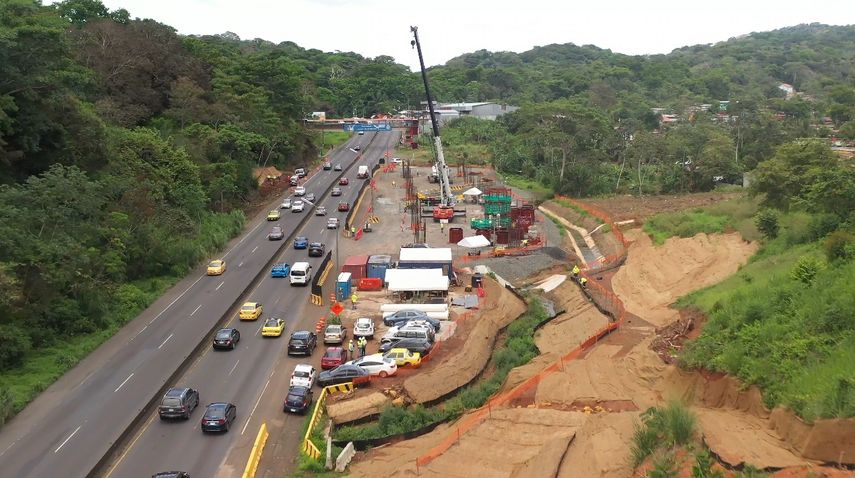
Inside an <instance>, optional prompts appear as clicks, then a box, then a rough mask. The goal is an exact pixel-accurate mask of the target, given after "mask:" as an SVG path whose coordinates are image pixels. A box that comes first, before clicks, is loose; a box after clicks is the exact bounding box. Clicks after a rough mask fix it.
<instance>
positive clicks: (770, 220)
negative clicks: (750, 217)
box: [755, 209, 780, 239]
mask: <svg viewBox="0 0 855 478" xmlns="http://www.w3.org/2000/svg"><path fill="white" fill-rule="evenodd" d="M755 224H756V225H757V229H758V230H759V231H760V233H761V234H763V237H765V238H767V239H774V238H776V237H778V230H779V228H780V226H779V225H778V213H777V211H775V210H773V209H764V210H762V211H760V212H759V213H757V217H756V219H755Z"/></svg>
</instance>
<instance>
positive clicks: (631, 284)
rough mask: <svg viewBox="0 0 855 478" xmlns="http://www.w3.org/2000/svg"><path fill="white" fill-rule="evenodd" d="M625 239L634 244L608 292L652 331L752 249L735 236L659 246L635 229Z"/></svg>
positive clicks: (669, 320)
mask: <svg viewBox="0 0 855 478" xmlns="http://www.w3.org/2000/svg"><path fill="white" fill-rule="evenodd" d="M626 236H627V239H629V240H631V241H634V242H633V243H632V244H631V245H630V247H629V254H628V256H627V259H626V263H625V264H624V266H623V267H621V268H620V270H618V272H617V273H616V274H615V276H614V278H613V279H612V287H613V289H614V292H615V294H617V295H618V296H619V297H620V298H621V300H623V303H624V306H625V307H626V310H627V311H629V312H631V313H633V314H636V315H638V316H639V317H642V318H643V319H644V320H646V321H648V322H650V323H652V324H654V325H656V326H657V327H663V326H666V325H669V324H670V323H672V322H674V321H676V320H677V318H678V317H679V313H678V312H677V311H676V310H673V309H671V308H669V306H670V305H671V304H672V303H674V301H676V300H677V299H678V298H680V297H682V296H684V295H686V294H688V293H690V292H692V291H694V290H697V289H701V288H703V287H706V286H709V285H712V284H715V283H717V282H720V281H721V280H723V279H725V278H726V277H728V276H730V275H732V274H734V273H735V272H736V271H737V270H739V267H740V266H741V265H743V264H745V262H746V261H748V258H749V257H751V255H752V254H754V252H755V251H756V250H757V244H756V243H749V242H745V241H743V240H742V238H741V237H740V235H739V234H736V233H734V234H715V235H707V234H698V235H696V236H694V237H690V238H680V237H672V238H670V239H668V240H667V241H665V244H663V245H661V246H654V245H653V241H651V239H650V237H648V236H647V234H645V233H643V232H642V231H641V230H639V229H633V230H632V231H628V232H627V233H626Z"/></svg>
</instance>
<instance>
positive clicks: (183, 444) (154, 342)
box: [0, 133, 394, 478]
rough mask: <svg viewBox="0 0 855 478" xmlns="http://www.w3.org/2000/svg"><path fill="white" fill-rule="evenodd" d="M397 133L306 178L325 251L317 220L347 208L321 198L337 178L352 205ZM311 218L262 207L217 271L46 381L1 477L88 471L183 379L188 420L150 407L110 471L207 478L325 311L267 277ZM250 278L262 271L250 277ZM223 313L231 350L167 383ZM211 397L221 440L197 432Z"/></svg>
mask: <svg viewBox="0 0 855 478" xmlns="http://www.w3.org/2000/svg"><path fill="white" fill-rule="evenodd" d="M393 136H394V135H393V134H389V133H385V134H383V133H381V134H378V135H377V139H375V140H374V141H373V143H376V144H372V145H371V146H369V143H370V142H371V141H372V140H373V139H374V134H371V133H368V134H365V135H364V136H354V137H353V138H351V140H350V141H349V142H348V143H347V145H346V147H341V148H337V149H336V150H335V151H334V152H333V153H332V155H331V156H330V161H331V162H332V163H333V164H336V163H340V164H342V166H343V167H344V168H345V171H344V172H343V173H342V172H337V171H323V170H319V171H317V172H316V173H315V174H313V175H312V176H311V177H310V178H309V179H308V180H307V181H306V182H305V184H304V185H305V186H306V188H307V191H308V192H313V193H315V194H316V195H318V205H325V206H326V207H327V210H328V216H326V217H323V216H318V217H315V216H311V217H308V220H307V221H306V224H305V225H304V227H303V228H302V231H303V232H302V233H301V234H302V235H306V236H308V237H309V239H310V240H311V241H315V240H320V241H321V242H325V243H326V244H327V248H328V250H331V248H332V247H333V244H334V238H335V236H334V234H335V233H336V231H328V230H327V229H326V228H325V225H326V219H327V217H332V216H334V215H337V216H338V217H342V218H343V217H344V214H345V213H337V212H336V211H335V209H336V205H337V204H338V201H339V199H340V198H329V197H327V196H325V195H323V194H324V193H325V192H326V191H327V190H328V188H329V187H330V186H331V185H332V184H333V183H335V182H337V181H338V177H339V175H341V174H344V176H345V177H348V178H349V179H350V185H349V186H345V187H343V190H344V195H343V196H342V198H341V200H346V201H349V202H351V203H353V201H354V200H355V195H356V192H357V191H358V189H359V182H358V181H356V180H355V178H356V169H357V168H356V166H357V165H359V164H373V163H375V162H377V160H378V158H379V157H380V156H382V153H383V151H385V149H386V148H387V147H389V146H390V145H391V144H392V143H393ZM357 144H359V145H360V146H361V147H362V148H363V151H362V154H361V155H360V154H358V153H356V152H354V151H353V150H351V149H349V148H351V147H353V146H355V145H357ZM280 199H281V198H280ZM312 214H313V210H312V209H310V208H307V209H306V211H305V212H303V213H291V212H290V211H289V210H282V218H281V219H280V220H279V221H277V222H272V221H271V222H268V221H266V220H265V216H266V211H265V212H264V213H263V214H260V215H259V216H258V217H256V218H255V219H253V220H252V221H251V222H250V223H249V224H248V226H247V229H248V230H247V231H246V232H245V233H244V234H243V235H242V236H241V237H240V238H239V239H237V240H235V241H233V242H232V244H230V245H229V249H228V250H227V252H225V253H224V254H223V255H222V256H221V257H222V258H224V259H225V260H226V261H227V263H228V271H227V272H226V273H225V274H224V275H222V276H213V277H208V276H205V275H204V268H200V269H198V270H197V271H196V272H195V273H194V274H193V275H191V276H189V277H187V278H186V279H184V280H183V281H181V283H179V284H178V285H176V286H175V287H173V288H172V289H170V291H169V292H168V293H167V294H165V295H164V297H162V298H161V299H159V300H158V301H156V302H155V303H154V304H153V305H151V306H150V307H149V308H148V309H146V310H145V311H144V312H143V313H142V314H141V315H140V316H139V317H137V318H136V319H135V320H134V321H132V322H131V323H130V324H129V325H128V326H126V327H125V328H124V329H123V330H122V331H120V332H119V333H118V334H117V335H116V336H114V337H113V338H111V339H110V340H109V341H107V342H106V343H105V344H104V345H102V347H100V348H99V349H98V350H96V351H95V352H93V353H92V354H91V355H90V356H89V357H87V358H86V359H85V360H84V361H82V362H81V363H80V364H79V365H78V366H77V367H75V369H74V370H72V371H71V372H69V373H68V374H66V376H64V377H63V378H61V379H60V380H58V381H57V382H56V383H55V384H54V385H53V386H51V387H49V388H48V389H47V390H46V391H45V392H44V393H42V395H41V396H39V397H38V398H37V399H36V400H35V401H34V402H33V403H32V404H31V405H30V406H28V407H27V408H26V409H25V410H24V411H22V413H21V414H19V416H17V417H15V419H13V420H12V421H11V422H10V423H8V424H7V425H6V426H5V427H4V428H3V429H2V430H0V469H2V470H3V475H4V476H22V477H39V478H40V477H56V476H68V477H78V476H79V477H84V476H87V475H89V474H90V472H91V470H93V468H94V467H96V465H98V464H99V462H100V460H101V459H102V457H104V456H105V455H106V454H107V453H108V452H110V451H111V448H112V445H113V443H115V442H116V441H118V440H120V438H122V435H123V432H125V430H126V429H128V428H129V427H131V426H132V425H134V421H135V419H136V418H137V417H138V415H139V412H140V411H142V410H143V409H145V408H146V406H147V404H148V403H149V402H150V400H151V399H152V397H153V395H154V394H155V393H157V391H158V390H159V389H161V388H162V387H163V386H173V385H179V386H190V387H193V388H196V389H198V390H199V391H200V395H201V404H200V408H199V409H197V410H195V411H194V413H193V415H192V417H191V419H190V420H189V421H188V422H175V423H161V422H160V421H159V420H157V419H156V414H152V416H151V417H149V416H145V417H143V418H144V421H143V422H142V423H143V426H142V429H141V432H139V433H134V434H133V435H132V442H131V444H130V446H129V447H128V449H127V450H125V452H124V453H123V454H122V455H121V457H120V459H119V460H118V462H117V463H116V464H115V467H114V468H111V469H110V471H111V472H112V473H111V475H110V476H115V477H137V476H150V475H151V474H152V473H154V472H157V471H163V470H171V469H183V470H186V471H190V472H191V474H192V475H193V476H215V475H216V473H217V470H218V468H219V466H220V464H221V463H223V461H224V460H225V457H226V456H227V453H228V452H229V449H230V447H231V446H232V445H233V444H235V443H236V442H238V441H240V439H241V437H242V434H241V433H242V432H245V433H244V434H243V437H244V438H246V437H249V439H250V440H251V439H254V435H255V432H256V431H257V424H255V420H254V419H250V417H251V412H252V410H253V408H255V407H256V406H257V404H258V403H260V401H261V399H266V400H265V401H268V400H272V401H275V402H281V399H282V393H283V391H281V390H276V391H274V390H266V389H265V384H266V383H267V382H268V380H269V378H270V376H271V373H272V372H273V371H274V364H275V363H276V362H277V360H278V359H280V358H281V357H282V356H283V355H284V349H285V345H286V344H287V335H288V334H290V332H291V331H293V330H294V328H295V327H297V326H298V325H299V326H305V327H308V326H309V325H310V324H312V323H314V321H315V320H317V316H319V314H320V313H321V311H320V309H318V310H317V311H313V313H312V314H310V316H306V317H303V316H302V310H303V309H304V308H305V306H306V304H307V303H308V295H309V288H292V287H290V286H289V285H288V283H287V279H284V280H283V279H278V280H276V279H271V278H270V277H269V269H268V264H269V263H270V261H271V259H272V258H274V256H279V257H282V258H283V259H284V260H285V261H286V262H289V263H293V262H294V261H295V260H298V259H299V260H305V259H304V258H305V257H306V251H305V250H301V251H294V250H293V248H292V245H291V241H290V240H289V238H291V237H292V233H293V232H295V229H297V226H298V225H299V223H300V221H301V220H302V219H304V218H306V217H307V216H310V215H312ZM274 224H278V225H280V226H283V229H284V230H285V232H286V239H285V241H269V240H268V239H267V233H268V232H269V229H270V228H271V227H272V226H273V225H274ZM320 260H321V258H313V261H310V262H314V263H319V262H320ZM260 274H261V276H260ZM258 277H262V279H261V280H260V281H258V280H256V279H257V278H258ZM251 286H252V287H253V290H252V291H251V292H250V294H249V295H248V296H246V300H253V301H258V302H261V303H262V304H264V309H265V310H264V315H263V316H262V318H261V320H259V321H256V322H243V323H238V322H237V319H236V310H237V309H236V307H235V306H236V305H239V304H238V302H242V301H243V300H244V298H243V294H244V293H245V292H246V291H247V289H248V288H249V287H251ZM227 314H230V318H229V319H228V321H229V322H232V321H234V322H235V324H236V327H237V328H238V329H239V330H240V331H241V335H242V339H241V342H240V346H239V348H238V349H237V350H234V351H231V352H216V353H214V352H210V349H209V347H208V348H203V354H202V355H201V357H198V358H197V359H196V360H195V361H194V362H192V365H191V366H190V367H189V368H188V369H187V370H186V371H183V376H181V378H180V379H179V380H177V381H175V382H174V383H168V382H169V381H170V378H171V377H172V375H174V374H175V373H181V372H182V370H181V369H180V367H181V365H182V364H183V363H184V362H185V359H186V358H187V357H189V356H191V355H192V354H193V351H194V349H195V348H196V347H197V345H198V344H200V342H202V341H206V340H208V339H209V337H210V331H211V330H212V328H214V327H215V326H216V325H217V323H218V322H220V321H221V319H222V318H223V317H224V316H226V315H227ZM272 315H280V316H283V318H285V320H286V321H287V323H288V328H287V330H286V333H285V334H283V337H282V338H279V339H262V337H261V336H260V334H257V333H256V332H257V330H258V329H260V327H261V324H262V323H263V319H264V318H267V317H270V316H272ZM294 363H296V361H294ZM277 371H278V369H277ZM290 371H291V369H288V370H287V372H288V373H290ZM212 401H231V402H232V403H235V404H236V405H237V410H238V416H237V421H236V422H235V426H234V428H232V430H231V431H230V432H229V433H227V434H226V435H225V436H203V435H202V433H201V432H200V431H199V425H198V424H199V419H200V418H201V416H202V413H203V411H204V406H205V405H206V404H207V403H209V402H212ZM152 418H154V419H153V420H152ZM259 423H260V422H259ZM250 446H251V444H250ZM247 452H248V449H247ZM98 476H102V475H101V474H100V473H99V475H98Z"/></svg>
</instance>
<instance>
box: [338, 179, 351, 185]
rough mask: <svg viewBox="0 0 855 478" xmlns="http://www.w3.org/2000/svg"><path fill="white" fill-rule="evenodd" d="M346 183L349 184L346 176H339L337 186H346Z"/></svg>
mask: <svg viewBox="0 0 855 478" xmlns="http://www.w3.org/2000/svg"><path fill="white" fill-rule="evenodd" d="M348 184H350V181H348V180H347V178H341V179H339V180H338V185H339V186H347V185H348Z"/></svg>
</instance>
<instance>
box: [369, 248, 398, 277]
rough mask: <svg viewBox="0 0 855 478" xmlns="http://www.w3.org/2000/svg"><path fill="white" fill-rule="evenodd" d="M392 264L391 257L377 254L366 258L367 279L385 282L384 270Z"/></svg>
mask: <svg viewBox="0 0 855 478" xmlns="http://www.w3.org/2000/svg"><path fill="white" fill-rule="evenodd" d="M391 264H392V256H389V255H384V254H378V255H374V256H371V257H369V258H368V274H367V276H368V278H369V279H382V280H383V282H386V269H388V268H389V266H390V265H391Z"/></svg>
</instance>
